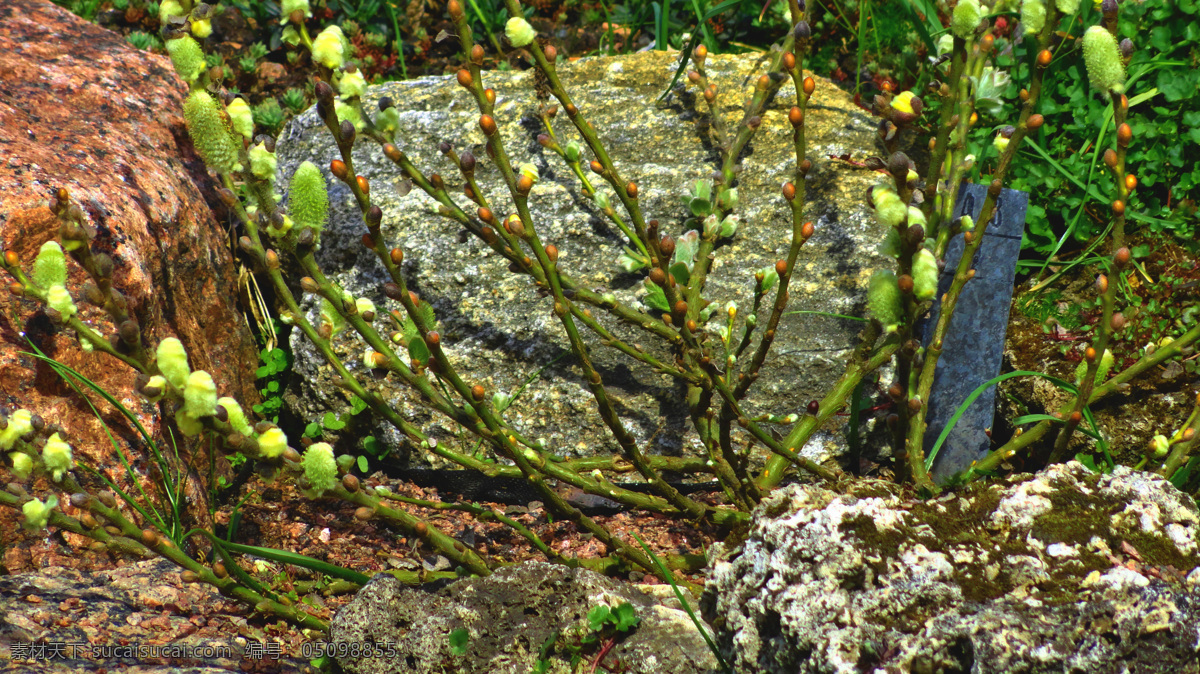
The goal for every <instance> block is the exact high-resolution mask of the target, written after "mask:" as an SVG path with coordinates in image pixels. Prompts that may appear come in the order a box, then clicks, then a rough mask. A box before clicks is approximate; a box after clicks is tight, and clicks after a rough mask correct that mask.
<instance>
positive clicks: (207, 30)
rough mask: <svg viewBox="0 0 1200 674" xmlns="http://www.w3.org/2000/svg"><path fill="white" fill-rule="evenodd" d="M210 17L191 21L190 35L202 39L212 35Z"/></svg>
mask: <svg viewBox="0 0 1200 674" xmlns="http://www.w3.org/2000/svg"><path fill="white" fill-rule="evenodd" d="M212 30H213V29H212V19H203V20H201V21H193V22H192V35H194V36H196V37H198V38H200V39H201V40H203V39H204V38H206V37H208V36H209V35H212Z"/></svg>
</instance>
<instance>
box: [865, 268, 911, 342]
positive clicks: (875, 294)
mask: <svg viewBox="0 0 1200 674" xmlns="http://www.w3.org/2000/svg"><path fill="white" fill-rule="evenodd" d="M867 311H868V312H870V314H871V315H872V316H874V317H875V319H876V320H878V321H879V322H880V323H882V324H883V327H884V329H885V330H887V331H888V332H895V331H896V330H897V329H899V327H900V324H901V323H902V322H903V305H902V304H901V302H900V286H899V285H897V283H896V274H895V273H893V272H892V271H889V270H887V269H879V270H877V271H876V272H875V273H874V274H871V280H870V282H869V283H868V286H867Z"/></svg>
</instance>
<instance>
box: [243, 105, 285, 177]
mask: <svg viewBox="0 0 1200 674" xmlns="http://www.w3.org/2000/svg"><path fill="white" fill-rule="evenodd" d="M239 100H240V99H239ZM278 167H279V162H278V160H276V158H275V153H274V152H269V151H268V150H267V144H266V143H259V144H258V145H254V146H252V147H251V148H250V172H251V173H253V174H254V177H256V178H261V179H263V180H274V179H275V170H276V169H277V168H278Z"/></svg>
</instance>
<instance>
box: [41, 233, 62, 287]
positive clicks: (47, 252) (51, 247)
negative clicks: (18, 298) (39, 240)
mask: <svg viewBox="0 0 1200 674" xmlns="http://www.w3.org/2000/svg"><path fill="white" fill-rule="evenodd" d="M33 282H34V283H36V284H37V285H38V286H39V287H41V288H49V287H50V286H65V285H66V284H67V256H66V255H64V254H63V249H62V246H60V245H58V242H57V241H47V242H46V243H43V244H42V248H41V250H39V251H38V256H37V259H36V260H34V261H33Z"/></svg>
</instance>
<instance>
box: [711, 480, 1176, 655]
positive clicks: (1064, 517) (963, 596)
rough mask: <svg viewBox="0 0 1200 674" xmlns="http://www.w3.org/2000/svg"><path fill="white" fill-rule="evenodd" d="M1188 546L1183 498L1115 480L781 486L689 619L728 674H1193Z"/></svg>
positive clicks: (1162, 487) (1169, 490)
mask: <svg viewBox="0 0 1200 674" xmlns="http://www.w3.org/2000/svg"><path fill="white" fill-rule="evenodd" d="M1198 530H1200V515H1198V514H1197V508H1196V504H1195V502H1194V501H1193V500H1192V499H1191V497H1189V496H1187V495H1186V494H1183V493H1182V492H1180V491H1178V490H1177V489H1175V488H1174V487H1173V486H1171V485H1170V484H1169V483H1168V482H1166V481H1165V480H1163V479H1162V478H1159V477H1157V476H1154V475H1151V474H1147V473H1141V472H1136V471H1133V470H1131V469H1129V468H1126V467H1118V468H1117V469H1116V470H1115V471H1114V472H1113V473H1112V474H1109V475H1103V474H1098V473H1093V472H1091V471H1089V470H1088V469H1087V468H1085V467H1084V466H1083V465H1081V464H1079V463H1077V462H1072V463H1069V464H1060V465H1055V466H1052V467H1050V468H1048V469H1046V470H1044V471H1042V472H1040V473H1038V474H1036V475H1028V474H1025V475H1016V476H1012V477H1009V478H1007V479H1005V480H1001V481H999V482H997V483H995V484H991V485H975V486H972V487H970V488H966V489H963V490H961V491H958V492H949V493H947V494H945V495H943V496H942V497H940V498H937V499H934V500H929V501H917V500H913V499H912V498H911V497H910V495H909V494H908V493H906V492H905V491H904V490H903V488H901V487H898V486H895V485H892V484H890V483H883V482H870V481H868V482H862V483H857V484H855V485H854V486H853V487H852V488H851V489H850V491H849V492H848V493H835V492H832V491H829V490H826V489H822V488H819V487H814V486H799V485H793V486H789V487H787V488H784V489H781V490H778V491H776V492H774V493H773V494H771V495H770V496H769V497H767V499H765V500H764V501H763V503H762V504H761V505H760V506H759V509H758V510H757V511H756V512H755V518H754V521H753V524H752V526H751V530H750V532H749V533H748V535H747V536H746V538H745V540H743V541H742V542H741V543H740V544H736V545H734V544H727V545H724V546H721V547H718V548H716V549H715V550H714V551H713V553H712V554H713V563H712V565H711V575H710V580H709V582H708V586H707V588H706V590H705V596H704V598H703V601H702V606H703V608H704V611H705V615H706V617H708V618H709V619H710V621H711V622H712V624H713V626H714V628H715V629H716V630H717V634H718V645H719V646H720V647H721V649H722V651H723V652H724V653H725V655H726V657H727V658H729V659H731V662H732V664H733V665H734V668H735V669H736V670H737V671H755V672H789V673H795V672H814V673H815V672H857V671H889V672H892V671H895V672H909V671H911V672H955V671H959V672H968V671H969V672H977V673H980V674H983V673H986V672H1017V671H1021V672H1049V671H1054V672H1061V671H1070V672H1108V671H1137V672H1183V671H1195V665H1196V662H1197V657H1198V656H1200V647H1198V646H1197V643H1196V634H1197V633H1198V631H1200V594H1198V593H1197V592H1196V586H1197V584H1200V568H1198V567H1200V549H1198V545H1197V533H1198ZM1189 667H1190V669H1189Z"/></svg>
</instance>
